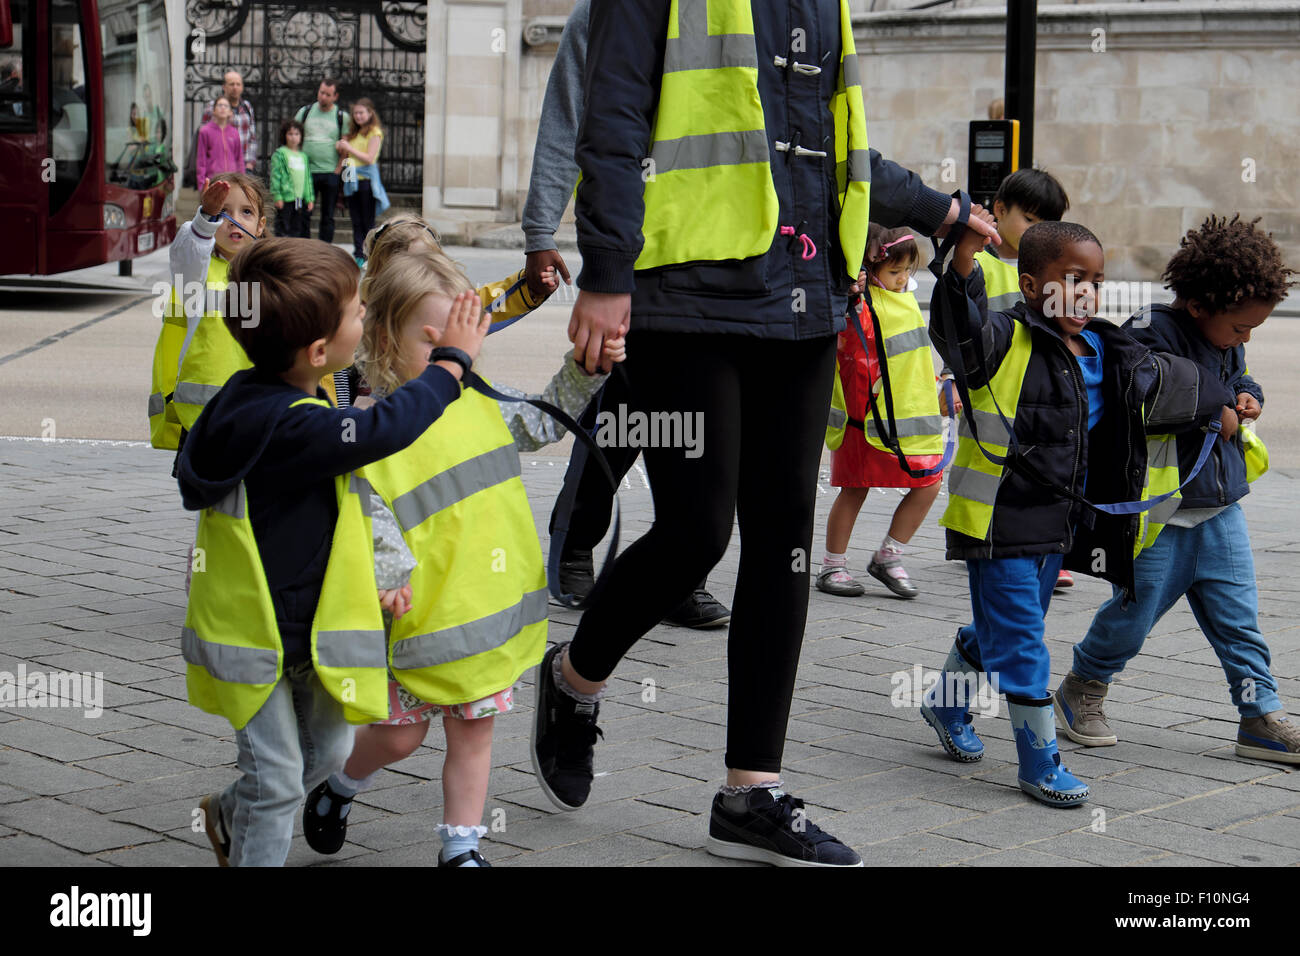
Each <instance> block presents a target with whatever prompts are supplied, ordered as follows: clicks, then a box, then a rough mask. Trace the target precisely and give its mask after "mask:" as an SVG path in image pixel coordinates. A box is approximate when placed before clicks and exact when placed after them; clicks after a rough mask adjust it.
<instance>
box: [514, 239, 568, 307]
mask: <svg viewBox="0 0 1300 956" xmlns="http://www.w3.org/2000/svg"><path fill="white" fill-rule="evenodd" d="M547 270H550V272H551V279H549V280H548V279H547V278H546V273H547ZM557 272H558V273H559V275H562V276H564V281H565V282H566V283H569V284H570V285H572V283H573V280H572V279H570V278H569V267H568V266H567V265H565V264H564V257H563V256H561V255H560V253H559V252H558V251H557V250H555V249H543V250H541V251H540V252H530V253H528V255H527V256H526V257H525V264H524V278H525V279H526V280H527V281H528V292H529V294H530V295H532V297H533V298H534V299H535V298H537V297H538V296H540V295H550V294H551V293H552V292H554V291H555V290H556V289H558V288H559V287H560V281H559V278H558V277H557V276H556V275H555V273H557Z"/></svg>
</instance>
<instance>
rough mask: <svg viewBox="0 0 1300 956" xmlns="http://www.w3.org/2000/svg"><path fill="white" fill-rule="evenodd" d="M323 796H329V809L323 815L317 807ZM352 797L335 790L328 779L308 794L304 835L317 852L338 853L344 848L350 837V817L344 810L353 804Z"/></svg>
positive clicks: (303, 821)
mask: <svg viewBox="0 0 1300 956" xmlns="http://www.w3.org/2000/svg"><path fill="white" fill-rule="evenodd" d="M321 797H328V798H329V801H330V808H329V811H328V812H327V813H326V814H325V815H324V816H322V815H321V814H320V813H318V812H317V810H316V807H317V806H318V805H319V804H320V798H321ZM352 799H353V798H352V797H345V796H342V795H341V794H337V793H335V792H334V789H333V788H332V787H331V786H330V782H329V781H328V780H326V781H324V782H322V783H321V785H320V786H319V787H317V788H316V789H315V790H313V791H312V792H311V793H310V794H308V796H307V806H305V807H304V808H303V811H302V835H303V836H304V837H306V838H307V845H308V846H309V847H311V848H312V849H313V850H315V851H316V852H317V853H326V854H329V853H337V852H338V851H339V850H340V849H342V848H343V843H344V841H346V840H347V838H348V818H347V817H346V816H344V815H343V810H344V808H346V807H350V806H351V805H352Z"/></svg>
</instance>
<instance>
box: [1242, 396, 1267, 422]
mask: <svg viewBox="0 0 1300 956" xmlns="http://www.w3.org/2000/svg"><path fill="white" fill-rule="evenodd" d="M1262 411H1264V409H1263V408H1261V407H1260V404H1259V399H1257V398H1255V396H1254V395H1252V394H1250V392H1238V393H1237V414H1238V415H1240V416H1241V417H1242V418H1244V419H1246V421H1248V422H1253V421H1254V420H1255V419H1257V418H1259V416H1260V413H1261V412H1262Z"/></svg>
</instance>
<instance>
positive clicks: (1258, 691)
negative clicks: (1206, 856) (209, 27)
mask: <svg viewBox="0 0 1300 956" xmlns="http://www.w3.org/2000/svg"><path fill="white" fill-rule="evenodd" d="M1257 221H1258V220H1256V222H1257ZM1293 275H1295V273H1294V272H1293V271H1292V270H1290V269H1288V268H1286V266H1285V265H1283V262H1282V256H1281V253H1280V251H1279V250H1278V247H1277V245H1276V244H1275V243H1274V242H1273V240H1272V238H1271V237H1270V236H1269V235H1268V234H1267V233H1265V232H1264V231H1263V230H1261V229H1257V228H1256V227H1255V223H1254V222H1243V221H1242V220H1241V219H1240V218H1238V217H1234V218H1233V219H1232V221H1228V220H1227V219H1221V218H1219V217H1216V216H1211V217H1210V218H1209V219H1207V220H1206V221H1205V222H1204V223H1203V224H1202V225H1201V227H1200V229H1196V230H1192V231H1190V232H1188V233H1187V235H1186V236H1184V237H1183V240H1182V243H1181V245H1180V247H1179V250H1178V252H1176V253H1175V254H1174V256H1173V258H1172V259H1170V261H1169V264H1168V266H1167V267H1166V269H1165V273H1164V276H1163V278H1164V279H1165V281H1166V282H1168V284H1169V286H1170V288H1172V289H1173V290H1174V294H1175V296H1176V298H1175V300H1174V302H1173V303H1172V304H1170V305H1156V306H1152V307H1150V308H1147V309H1144V310H1143V311H1141V312H1139V313H1138V314H1137V315H1135V316H1134V317H1133V318H1132V319H1130V320H1129V321H1128V323H1127V324H1126V325H1125V326H1124V327H1125V329H1126V330H1128V332H1129V333H1130V334H1131V335H1132V336H1133V337H1134V338H1135V339H1137V340H1138V341H1139V342H1141V343H1143V344H1144V345H1147V346H1148V347H1150V348H1152V349H1159V350H1161V351H1164V352H1169V353H1172V354H1174V355H1180V356H1183V357H1185V358H1189V359H1191V360H1192V361H1194V362H1195V363H1196V364H1197V365H1198V366H1199V367H1200V369H1201V375H1202V378H1203V380H1208V382H1207V383H1206V384H1208V385H1213V386H1216V387H1218V388H1220V389H1226V390H1227V391H1228V392H1230V394H1231V395H1232V396H1233V398H1234V399H1235V405H1236V411H1237V414H1238V415H1239V416H1240V417H1241V418H1242V419H1245V420H1249V421H1253V420H1254V419H1256V418H1258V417H1259V415H1260V413H1261V412H1262V411H1263V404H1264V393H1263V391H1262V390H1261V389H1260V387H1259V385H1258V384H1257V383H1256V382H1255V380H1254V379H1253V378H1251V377H1250V375H1249V373H1248V372H1247V370H1246V350H1245V343H1246V342H1249V341H1250V334H1251V332H1252V331H1253V330H1254V329H1256V328H1258V327H1259V326H1260V325H1261V324H1262V323H1263V322H1264V320H1265V319H1266V318H1268V316H1269V314H1270V313H1271V312H1272V311H1273V309H1274V308H1275V307H1276V306H1277V304H1278V302H1280V301H1281V300H1282V298H1283V297H1284V296H1285V295H1286V293H1287V288H1288V286H1289V285H1291V284H1292V281H1293V280H1292V279H1291V276H1293ZM1200 438H1201V436H1200V435H1199V434H1198V433H1196V432H1184V433H1179V434H1178V436H1177V443H1178V444H1177V450H1178V470H1179V477H1180V480H1182V481H1187V485H1186V486H1185V487H1184V488H1183V489H1182V499H1181V501H1180V502H1179V504H1178V507H1177V509H1176V510H1175V511H1173V513H1172V514H1170V515H1169V517H1168V518H1167V519H1166V524H1165V527H1164V529H1163V530H1162V531H1161V532H1160V536H1159V537H1158V538H1156V540H1155V543H1154V544H1153V545H1151V547H1149V548H1147V549H1146V550H1145V551H1143V552H1142V553H1141V554H1140V555H1139V556H1138V558H1137V560H1136V561H1135V562H1134V577H1135V580H1136V584H1137V594H1136V600H1134V601H1131V602H1128V603H1126V602H1125V601H1123V600H1122V599H1121V595H1119V594H1116V595H1115V597H1113V598H1112V599H1111V600H1110V601H1108V602H1106V603H1105V604H1104V605H1102V607H1101V609H1100V610H1099V611H1098V612H1097V614H1096V616H1095V617H1094V618H1093V621H1092V624H1091V625H1090V626H1089V628H1088V633H1087V634H1086V635H1085V636H1084V639H1083V640H1082V641H1080V642H1079V643H1078V644H1076V645H1075V647H1074V666H1073V667H1072V668H1071V670H1070V672H1069V673H1068V674H1067V675H1066V676H1065V679H1064V680H1063V681H1062V682H1061V686H1060V687H1059V688H1058V689H1057V691H1056V695H1055V702H1056V710H1057V716H1058V717H1059V718H1060V720H1061V723H1062V725H1063V726H1064V727H1065V728H1066V731H1065V732H1066V733H1067V734H1068V735H1069V736H1070V737H1071V739H1073V740H1075V741H1077V742H1079V743H1081V744H1084V745H1086V746H1091V747H1097V746H1106V745H1110V744H1114V743H1116V742H1117V740H1118V736H1117V735H1116V734H1115V732H1114V730H1113V729H1112V728H1111V726H1110V724H1109V722H1108V721H1107V719H1106V714H1105V711H1104V709H1103V704H1104V702H1105V699H1106V691H1107V689H1108V688H1109V686H1110V682H1111V680H1112V679H1113V678H1114V676H1115V675H1116V674H1117V673H1119V672H1120V671H1121V670H1123V669H1124V665H1125V664H1127V663H1128V662H1129V661H1130V660H1131V659H1132V658H1133V657H1135V656H1136V655H1137V654H1138V652H1139V651H1141V649H1142V644H1143V642H1144V641H1145V640H1146V637H1147V635H1148V634H1149V633H1150V632H1151V629H1152V628H1153V627H1154V626H1155V624H1156V622H1157V621H1159V620H1160V619H1161V618H1162V617H1163V616H1164V615H1165V614H1166V613H1167V612H1168V611H1169V609H1170V608H1171V607H1173V606H1174V604H1176V603H1177V602H1178V600H1179V599H1180V598H1182V597H1183V596H1184V595H1186V597H1187V603H1188V604H1189V605H1190V606H1191V609H1192V613H1193V614H1194V615H1195V616H1196V623H1197V624H1199V625H1200V627H1201V630H1202V631H1203V632H1204V633H1205V636H1206V638H1207V639H1208V640H1209V642H1210V646H1211V647H1213V648H1214V652H1215V654H1216V655H1217V656H1218V658H1219V663H1220V664H1221V665H1222V666H1223V671H1224V674H1225V675H1226V676H1227V678H1228V690H1229V693H1230V695H1231V697H1232V702H1233V704H1235V705H1236V707H1237V712H1238V713H1239V714H1240V715H1241V720H1240V723H1239V725H1238V728H1237V746H1236V752H1237V753H1238V754H1239V755H1240V756H1243V757H1254V758H1258V759H1263V760H1275V761H1279V762H1282V763H1291V764H1300V726H1297V723H1296V721H1294V720H1290V719H1288V718H1287V715H1286V710H1285V709H1284V708H1283V705H1282V700H1281V698H1280V697H1279V696H1278V688H1277V681H1276V680H1275V679H1274V677H1273V674H1272V671H1271V655H1270V653H1269V648H1268V643H1267V642H1266V641H1265V640H1264V635H1263V634H1262V633H1260V630H1259V592H1258V588H1257V585H1256V581H1255V562H1254V557H1253V555H1252V554H1251V548H1250V533H1249V531H1248V530H1247V527H1246V516H1245V513H1244V512H1243V511H1242V509H1241V505H1240V504H1239V503H1238V502H1239V501H1240V499H1241V498H1242V497H1244V496H1245V495H1246V494H1247V493H1248V492H1249V490H1250V489H1249V487H1248V485H1247V484H1246V464H1245V455H1244V449H1243V446H1242V439H1241V434H1240V432H1238V434H1237V435H1236V436H1234V438H1233V439H1232V440H1231V441H1224V440H1222V439H1221V440H1219V441H1216V442H1215V443H1214V451H1213V454H1212V456H1211V457H1210V459H1209V460H1208V461H1207V462H1206V463H1205V467H1204V468H1202V469H1201V471H1200V472H1199V473H1198V474H1197V475H1196V476H1195V477H1194V478H1192V479H1191V480H1190V481H1188V480H1187V479H1188V476H1189V475H1190V474H1191V471H1192V468H1193V467H1194V466H1195V463H1196V457H1197V451H1198V449H1199V446H1200V444H1201V441H1200Z"/></svg>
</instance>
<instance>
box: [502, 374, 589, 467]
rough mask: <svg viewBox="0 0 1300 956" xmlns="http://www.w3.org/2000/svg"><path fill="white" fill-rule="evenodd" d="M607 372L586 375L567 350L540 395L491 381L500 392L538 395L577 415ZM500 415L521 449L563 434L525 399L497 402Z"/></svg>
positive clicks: (545, 400) (553, 422)
mask: <svg viewBox="0 0 1300 956" xmlns="http://www.w3.org/2000/svg"><path fill="white" fill-rule="evenodd" d="M607 378H609V376H608V375H588V374H587V373H586V372H584V371H583V370H582V368H581V367H580V366H579V365H578V363H576V362H575V361H574V360H573V353H572V352H567V353H565V356H564V364H563V365H561V366H560V370H559V371H558V372H556V373H555V375H554V376H552V377H551V380H550V382H548V383H547V385H546V388H545V389H543V390H542V394H541V395H526V394H525V393H524V392H521V391H520V390H519V389H517V388H511V387H510V386H509V385H494V386H493V387H494V388H495V389H496V390H497V391H498V392H501V393H502V394H503V395H513V396H515V397H517V398H540V399H541V400H542V401H544V402H550V403H551V404H552V405H555V406H557V407H558V408H559V409H560V410H561V411H564V412H568V413H569V417H570V418H573V419H575V420H576V419H577V418H578V416H579V415H581V414H582V412H583V410H584V409H585V408H586V407H587V404H588V403H589V402H590V401H591V399H592V396H594V395H595V394H596V393H597V392H598V391H600V387H601V386H602V385H604V384H605V379H607ZM498 404H499V406H500V408H501V417H502V418H504V419H505V422H506V425H507V426H508V427H509V429H510V434H511V435H512V436H513V437H514V439H515V447H516V448H518V449H519V451H521V452H528V451H536V450H537V449H539V448H541V447H543V446H545V445H549V444H551V443H552V442H557V441H559V440H560V439H561V438H563V437H564V432H565V429H564V426H563V425H561V424H560V423H559V422H557V421H556V420H555V419H554V418H552V417H551V416H550V415H548V414H546V413H545V412H543V411H542V410H541V409H538V408H534V407H533V406H532V405H528V404H526V403H524V402H510V403H506V402H500V403H498Z"/></svg>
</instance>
